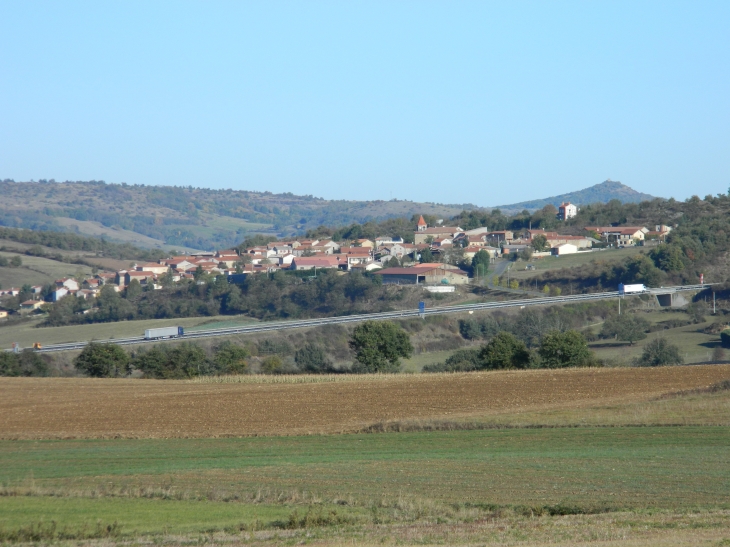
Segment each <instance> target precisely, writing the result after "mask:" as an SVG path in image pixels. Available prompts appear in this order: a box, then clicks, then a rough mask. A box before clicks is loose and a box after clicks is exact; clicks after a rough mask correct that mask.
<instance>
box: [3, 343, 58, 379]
mask: <svg viewBox="0 0 730 547" xmlns="http://www.w3.org/2000/svg"><path fill="white" fill-rule="evenodd" d="M0 376H48V364H47V363H46V362H45V361H44V360H43V358H42V357H41V356H40V355H38V354H37V353H36V352H35V351H33V350H31V349H26V350H23V352H22V353H11V352H8V351H3V352H0Z"/></svg>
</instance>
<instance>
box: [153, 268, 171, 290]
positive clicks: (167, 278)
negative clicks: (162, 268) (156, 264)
mask: <svg viewBox="0 0 730 547" xmlns="http://www.w3.org/2000/svg"><path fill="white" fill-rule="evenodd" d="M157 281H159V283H160V285H162V286H163V287H165V288H167V287H172V286H173V284H174V283H175V281H174V277H173V275H172V272H171V271H169V270H168V271H166V272H165V273H163V274H162V275H161V276H160V277H158V278H157Z"/></svg>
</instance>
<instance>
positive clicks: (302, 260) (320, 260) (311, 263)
mask: <svg viewBox="0 0 730 547" xmlns="http://www.w3.org/2000/svg"><path fill="white" fill-rule="evenodd" d="M340 265H342V267H343V268H346V267H347V262H345V261H341V260H340V259H339V258H338V257H336V256H332V255H323V256H298V257H296V258H295V259H294V260H292V263H291V269H292V270H313V269H314V268H339V267H340Z"/></svg>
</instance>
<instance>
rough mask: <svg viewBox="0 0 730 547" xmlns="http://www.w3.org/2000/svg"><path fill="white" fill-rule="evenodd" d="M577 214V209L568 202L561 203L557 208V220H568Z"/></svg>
mask: <svg viewBox="0 0 730 547" xmlns="http://www.w3.org/2000/svg"><path fill="white" fill-rule="evenodd" d="M577 214H578V207H576V206H575V205H573V204H572V203H570V202H569V201H567V202H565V203H561V204H560V207H558V218H559V219H560V220H568V219H569V218H573V217H574V216H576V215H577Z"/></svg>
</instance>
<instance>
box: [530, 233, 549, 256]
mask: <svg viewBox="0 0 730 547" xmlns="http://www.w3.org/2000/svg"><path fill="white" fill-rule="evenodd" d="M532 248H533V249H535V250H536V251H537V252H538V253H542V252H544V251H545V250H546V249H547V248H548V240H547V237H545V236H544V235H543V234H540V235H537V236H535V237H533V238H532Z"/></svg>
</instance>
